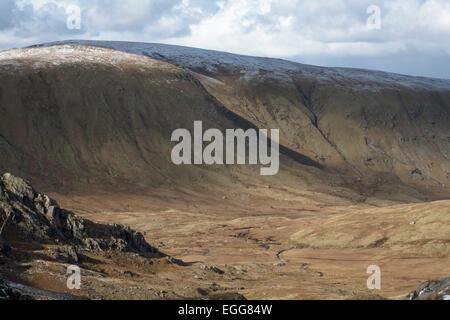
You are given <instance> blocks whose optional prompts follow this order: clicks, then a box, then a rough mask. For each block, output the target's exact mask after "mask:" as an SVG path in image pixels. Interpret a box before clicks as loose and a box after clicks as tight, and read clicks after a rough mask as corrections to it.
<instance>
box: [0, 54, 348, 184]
mask: <svg viewBox="0 0 450 320" xmlns="http://www.w3.org/2000/svg"><path fill="white" fill-rule="evenodd" d="M0 88H1V91H0V109H1V112H2V115H3V116H2V117H1V118H0V150H1V151H2V152H1V153H0V169H1V170H4V171H9V172H13V173H16V174H17V173H19V174H21V175H22V176H24V177H25V178H27V179H29V180H31V181H33V183H34V184H35V185H37V186H38V187H40V188H44V190H52V191H55V190H59V191H61V190H63V189H65V190H68V191H70V190H73V189H74V188H79V189H83V190H86V187H87V186H88V185H100V186H103V187H105V188H109V186H111V185H113V186H114V188H116V189H117V188H119V189H120V188H122V189H129V190H135V189H134V188H136V187H137V186H141V187H142V188H147V187H155V186H160V185H161V184H168V185H169V186H172V185H177V184H179V185H181V186H184V185H193V184H194V183H195V182H200V183H203V182H206V181H208V183H206V184H207V185H208V184H209V185H211V186H215V185H220V184H228V185H232V184H234V183H237V182H238V181H239V180H248V179H250V180H253V181H254V182H257V181H261V183H267V182H264V179H262V178H261V177H260V175H259V166H258V167H257V166H222V165H218V166H176V165H174V164H173V163H172V161H171V159H170V155H171V149H172V147H173V146H174V145H175V143H172V142H171V141H170V139H171V134H172V132H173V131H174V130H175V129H178V128H186V129H189V130H190V131H191V132H193V125H194V121H196V120H202V121H203V125H204V128H205V129H206V128H217V129H219V130H221V131H222V132H224V131H225V129H227V128H244V129H247V128H250V127H254V126H253V125H252V124H251V123H250V122H248V121H246V120H244V119H242V118H241V117H239V116H238V115H236V114H234V113H232V112H230V111H229V110H227V109H226V108H224V107H223V105H221V103H220V102H218V101H217V100H216V99H215V98H214V97H213V96H211V95H210V94H209V93H208V92H207V91H206V90H205V89H204V87H203V86H202V85H201V83H200V82H199V81H198V80H197V79H196V78H194V77H193V76H192V75H190V74H189V73H188V72H186V71H184V70H183V69H180V68H178V67H175V66H173V65H170V64H167V63H163V62H158V61H155V60H152V59H149V58H147V57H142V56H138V55H133V54H125V53H122V52H118V51H112V50H109V49H102V48H94V47H82V46H78V47H70V46H59V47H58V46H57V47H51V48H32V49H21V50H11V51H6V52H2V53H0ZM255 128H256V127H255ZM281 153H282V161H281V162H282V165H283V166H284V168H285V169H284V170H281V171H282V174H281V176H280V177H277V178H276V179H274V181H272V182H273V183H276V182H277V181H278V182H280V183H281V181H283V183H284V184H287V185H289V184H291V185H295V186H297V187H299V186H301V185H305V184H308V183H309V182H308V181H315V183H316V184H317V185H321V184H325V183H326V180H327V179H328V177H329V176H328V174H327V173H325V172H322V170H320V168H321V166H320V165H319V164H318V163H317V162H315V161H314V160H311V159H309V158H308V157H306V156H304V155H301V154H298V153H295V152H293V151H292V150H289V149H286V148H284V149H282V150H281ZM283 154H284V155H283ZM296 166H300V167H301V168H303V169H302V170H294V169H295V168H296ZM291 167H292V168H294V169H291ZM292 171H295V172H297V173H294V174H293V173H292ZM236 177H237V178H236ZM261 179H262V180H261ZM335 180H336V181H337V182H338V183H346V182H345V181H344V179H343V178H342V177H339V176H338V175H335ZM266 181H267V179H266ZM61 188H63V189H61ZM93 190H95V188H94V187H93Z"/></svg>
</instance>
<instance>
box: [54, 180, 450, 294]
mask: <svg viewBox="0 0 450 320" xmlns="http://www.w3.org/2000/svg"><path fill="white" fill-rule="evenodd" d="M51 196H52V197H53V198H55V199H56V200H57V201H58V202H59V204H60V205H61V206H62V207H64V208H67V209H69V210H72V211H74V212H75V213H77V214H79V215H81V216H82V217H84V218H88V219H91V220H93V221H96V222H102V223H112V222H114V223H121V224H124V225H127V226H131V227H132V228H134V229H136V230H137V231H140V232H142V233H145V237H146V240H147V241H148V242H149V243H151V244H152V245H154V246H156V247H158V249H160V250H161V251H162V252H164V253H166V254H168V255H170V256H173V257H175V258H177V259H181V260H183V261H184V262H185V263H186V264H187V265H186V266H179V265H173V264H170V263H169V264H168V263H167V261H165V260H164V259H162V260H161V261H159V262H158V261H156V262H155V263H154V264H152V265H151V266H147V267H143V266H142V265H141V266H140V264H136V263H134V264H133V263H132V262H130V261H132V259H131V260H129V259H128V258H123V257H122V258H120V257H116V258H114V257H100V258H99V257H92V259H97V260H98V261H97V263H95V264H93V267H94V269H93V270H94V271H93V272H94V275H92V276H91V280H89V282H88V283H89V284H88V287H86V286H85V287H84V289H83V290H84V291H83V290H81V292H79V295H81V296H83V295H84V296H86V297H91V298H92V297H94V298H95V297H97V298H107V299H109V298H112V299H117V298H118V299H122V298H138V299H160V298H171V299H179V298H196V299H197V298H202V297H203V296H205V297H212V296H211V295H213V294H219V295H220V294H237V293H239V294H242V295H244V296H245V297H246V298H248V299H378V298H381V297H383V298H388V299H403V298H404V297H405V296H406V295H407V294H408V293H409V292H411V291H412V290H413V289H414V288H415V287H416V286H417V285H418V284H420V283H421V282H423V281H427V280H431V279H442V278H445V277H448V276H449V274H450V232H449V230H450V201H436V202H431V203H418V204H397V205H391V206H386V205H385V204H381V203H380V205H379V206H377V205H376V203H373V201H372V203H371V204H370V205H369V204H365V203H359V204H358V203H354V202H352V201H351V200H342V199H340V198H335V197H333V196H331V195H328V194H314V193H309V192H300V191H298V192H297V191H295V190H288V189H285V190H281V189H274V188H271V187H270V186H255V185H254V186H251V187H249V188H247V189H246V190H236V189H234V191H230V193H224V192H223V191H222V192H217V191H215V190H197V191H193V189H191V190H187V189H186V190H182V189H177V190H175V189H172V190H168V189H166V190H163V189H160V190H156V191H154V192H152V193H151V194H145V195H144V194H142V195H126V194H123V193H120V194H113V193H97V194H95V195H86V194H78V195H73V194H72V195H70V196H67V195H61V194H55V193H53V194H51ZM111 259H113V260H114V259H116V260H115V262H111V261H112V260H111ZM117 259H118V260H117ZM163 260H164V261H163ZM370 265H377V266H379V267H380V268H381V290H368V289H367V286H366V281H367V278H368V277H369V276H370V275H369V274H367V273H366V270H367V268H368V266H370ZM95 270H102V278H101V279H97V280H96V278H98V275H97V276H95ZM60 271H61V272H64V270H60ZM125 271H126V272H125ZM62 279H63V280H64V277H63V278H62ZM108 288H109V289H108ZM65 291H67V290H65ZM66 293H70V292H66ZM216 298H217V297H216Z"/></svg>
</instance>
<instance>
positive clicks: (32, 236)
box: [0, 173, 159, 261]
mask: <svg viewBox="0 0 450 320" xmlns="http://www.w3.org/2000/svg"><path fill="white" fill-rule="evenodd" d="M8 215H10V216H9V220H8V225H9V226H8V225H7V227H6V228H5V229H7V228H8V227H13V228H16V229H17V231H18V236H19V237H20V238H22V240H24V241H39V242H49V243H58V244H68V245H73V246H77V247H80V248H83V249H88V250H119V251H124V252H125V251H127V252H135V253H139V254H144V253H159V252H158V250H157V249H155V248H153V247H152V246H150V245H149V244H148V243H147V242H146V241H145V239H144V236H143V235H142V234H141V233H139V232H136V231H134V230H131V229H130V228H129V227H124V226H122V225H117V224H113V225H102V224H96V223H93V222H92V221H89V220H85V219H83V218H81V217H78V216H76V215H75V214H74V213H72V212H70V211H67V210H64V209H61V208H60V207H59V205H58V204H57V203H56V201H54V200H53V199H50V198H49V197H48V196H47V195H45V194H41V193H38V192H36V191H35V190H34V189H33V187H32V186H31V185H30V184H29V183H28V182H26V181H25V180H23V179H21V178H17V177H14V176H13V175H11V174H9V173H5V174H3V175H2V176H1V177H0V218H1V220H0V221H2V222H3V221H5V219H6V218H7V217H8ZM2 248H3V245H2ZM2 251H3V249H2ZM61 254H62V255H63V256H65V257H67V259H68V260H71V261H74V260H76V258H75V257H76V252H75V251H73V249H70V248H69V249H67V250H66V251H65V252H62V253H61Z"/></svg>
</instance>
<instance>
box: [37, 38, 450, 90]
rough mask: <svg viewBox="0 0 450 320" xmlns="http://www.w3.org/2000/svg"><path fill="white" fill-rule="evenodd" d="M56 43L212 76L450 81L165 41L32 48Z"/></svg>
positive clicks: (449, 85) (374, 85)
mask: <svg viewBox="0 0 450 320" xmlns="http://www.w3.org/2000/svg"><path fill="white" fill-rule="evenodd" d="M56 45H78V46H93V47H102V48H108V49H113V50H117V51H122V52H127V53H133V54H137V55H143V56H147V57H150V58H152V59H155V60H159V61H163V62H168V63H171V64H174V65H176V66H179V67H182V68H184V69H188V70H192V71H195V72H201V73H206V74H209V75H212V76H214V75H220V74H221V73H223V72H233V73H238V74H239V73H240V74H241V75H242V78H244V79H254V78H257V77H265V78H273V79H277V80H281V81H287V82H291V81H292V80H293V79H302V78H310V79H311V78H312V79H315V80H316V81H317V82H320V83H328V84H334V85H338V86H344V87H353V88H359V89H368V90H377V89H381V88H393V87H408V88H416V89H425V90H450V80H447V79H434V78H425V77H413V76H406V75H400V74H394V73H388V72H382V71H371V70H363V69H351V68H329V67H317V66H311V65H305V64H300V63H295V62H291V61H287V60H282V59H273V58H260V57H251V56H245V55H238V54H231V53H226V52H220V51H213V50H204V49H196V48H190V47H183V46H175V45H166V44H156V43H140V42H121V41H90V40H68V41H60V42H52V43H46V44H41V45H37V46H33V47H48V46H56Z"/></svg>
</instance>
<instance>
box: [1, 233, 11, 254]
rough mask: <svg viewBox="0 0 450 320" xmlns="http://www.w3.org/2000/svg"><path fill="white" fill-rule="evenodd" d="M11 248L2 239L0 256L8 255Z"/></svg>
mask: <svg viewBox="0 0 450 320" xmlns="http://www.w3.org/2000/svg"><path fill="white" fill-rule="evenodd" d="M10 251H11V247H10V246H9V245H8V244H7V243H6V242H5V241H4V240H3V239H2V238H1V237H0V256H3V255H8V253H9V252H10Z"/></svg>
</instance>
